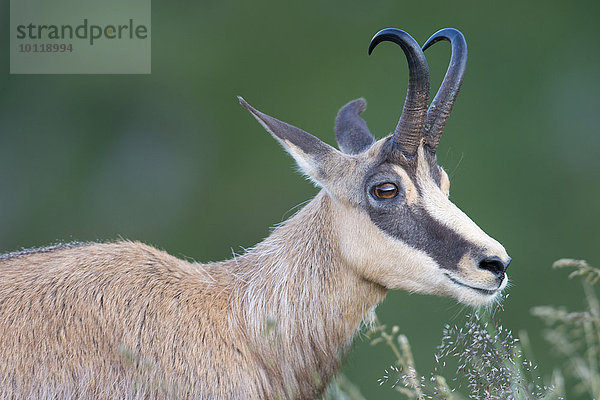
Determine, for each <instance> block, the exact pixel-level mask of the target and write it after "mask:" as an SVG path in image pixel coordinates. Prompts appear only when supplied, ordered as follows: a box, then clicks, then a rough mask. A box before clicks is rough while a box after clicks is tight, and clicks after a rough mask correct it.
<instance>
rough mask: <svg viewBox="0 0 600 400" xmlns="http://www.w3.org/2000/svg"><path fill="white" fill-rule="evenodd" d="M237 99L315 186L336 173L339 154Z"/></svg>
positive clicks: (340, 158)
mask: <svg viewBox="0 0 600 400" xmlns="http://www.w3.org/2000/svg"><path fill="white" fill-rule="evenodd" d="M238 99H239V101H240V104H241V105H242V106H244V107H245V108H246V109H247V110H248V111H250V113H251V114H252V115H253V116H254V118H256V120H257V121H258V122H259V123H260V124H261V125H262V126H263V127H264V128H265V129H266V130H267V132H269V133H270V134H271V135H272V136H273V137H274V138H275V139H277V140H278V141H279V143H281V145H282V146H283V148H284V149H285V150H286V151H287V152H288V153H290V155H291V156H292V157H294V159H295V160H296V163H297V164H298V166H299V167H300V169H301V170H302V172H304V173H305V174H306V175H308V177H310V178H312V179H313V180H314V181H316V182H317V183H319V184H321V185H323V184H324V183H325V182H326V181H327V177H328V175H329V173H330V172H332V171H335V170H338V169H339V166H340V163H343V162H344V156H343V154H342V153H340V152H339V151H338V150H336V149H335V148H333V147H331V146H330V145H328V144H327V143H324V142H322V141H321V140H320V139H318V138H316V137H314V136H313V135H311V134H310V133H307V132H305V131H303V130H302V129H300V128H296V127H295V126H292V125H290V124H286V123H285V122H282V121H279V120H278V119H275V118H273V117H270V116H268V115H267V114H263V113H262V112H260V111H258V110H257V109H255V108H254V107H252V106H251V105H250V104H248V103H247V102H246V100H244V99H243V98H242V97H240V96H238Z"/></svg>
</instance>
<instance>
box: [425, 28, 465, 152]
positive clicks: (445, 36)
mask: <svg viewBox="0 0 600 400" xmlns="http://www.w3.org/2000/svg"><path fill="white" fill-rule="evenodd" d="M441 40H447V41H449V42H450V45H451V46H452V56H451V57H450V65H448V70H447V71H446V75H445V76H444V80H443V82H442V85H441V86H440V90H438V92H437V94H436V95H435V98H434V99H433V101H432V102H431V106H430V107H429V110H428V111H427V120H426V122H425V139H426V140H427V145H428V146H429V147H430V148H431V149H432V150H433V151H434V152H435V149H436V148H437V146H438V143H439V142H440V138H441V137H442V132H444V126H445V125H446V120H447V119H448V116H449V115H450V112H451V111H452V106H454V101H455V100H456V96H458V91H459V90H460V85H461V84H462V81H463V78H464V76H465V69H466V68H467V42H466V40H465V37H464V36H463V34H462V33H460V31H459V30H458V29H454V28H445V29H442V30H439V31H437V32H436V33H434V34H433V35H432V36H431V37H430V38H429V39H428V40H427V42H425V44H424V45H423V51H425V50H427V49H428V48H429V47H431V45H433V44H434V43H437V42H439V41H441Z"/></svg>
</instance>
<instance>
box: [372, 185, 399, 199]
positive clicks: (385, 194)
mask: <svg viewBox="0 0 600 400" xmlns="http://www.w3.org/2000/svg"><path fill="white" fill-rule="evenodd" d="M373 193H374V194H375V196H376V197H378V198H380V199H391V198H393V197H396V195H397V194H398V186H396V185H394V184H393V183H382V184H381V185H377V186H375V190H373Z"/></svg>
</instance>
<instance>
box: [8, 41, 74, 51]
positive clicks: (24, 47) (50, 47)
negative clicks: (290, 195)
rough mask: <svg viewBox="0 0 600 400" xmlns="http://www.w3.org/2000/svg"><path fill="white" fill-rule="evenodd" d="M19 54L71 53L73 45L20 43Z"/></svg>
mask: <svg viewBox="0 0 600 400" xmlns="http://www.w3.org/2000/svg"><path fill="white" fill-rule="evenodd" d="M18 46H19V53H67V52H68V53H72V52H73V45H72V44H70V43H69V44H66V43H62V44H58V43H41V44H38V43H34V44H30V43H25V44H23V43H20V44H19V45H18Z"/></svg>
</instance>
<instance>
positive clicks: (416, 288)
mask: <svg viewBox="0 0 600 400" xmlns="http://www.w3.org/2000/svg"><path fill="white" fill-rule="evenodd" d="M441 40H447V41H449V42H450V43H451V46H452V56H451V60H450V65H449V67H448V71H447V73H446V75H445V77H444V80H443V83H442V85H441V87H440V89H439V91H438V93H437V95H436V96H435V98H434V100H433V102H432V104H431V106H429V107H428V104H429V68H428V65H427V61H426V59H425V55H424V53H423V50H425V49H427V48H428V47H430V46H431V45H432V44H434V43H436V42H438V41H441ZM383 41H391V42H394V43H396V44H398V45H400V47H401V48H402V50H403V51H404V54H405V55H406V58H407V60H408V66H409V80H408V91H407V95H406V100H405V102H404V108H403V110H402V115H401V117H400V120H399V122H398V125H397V127H396V129H395V131H394V133H393V134H392V135H391V136H388V137H386V138H383V139H381V140H379V141H376V140H375V138H374V137H373V135H372V134H371V133H370V132H369V129H368V128H367V125H366V123H365V121H364V120H363V119H362V118H361V117H360V116H359V114H360V113H361V112H363V111H364V110H365V108H366V103H365V101H364V100H363V99H358V100H354V101H352V102H350V103H348V104H346V105H345V106H344V107H342V108H341V110H340V111H339V113H338V115H337V118H336V121H335V133H336V138H337V142H338V144H339V148H340V150H341V151H338V150H337V149H335V148H333V147H331V146H329V145H328V144H326V143H324V142H322V141H321V140H319V139H317V138H316V137H314V136H312V135H310V134H309V133H306V132H304V131H303V130H301V129H299V128H296V127H294V126H291V125H288V124H286V123H284V122H281V121H279V120H277V119H275V118H272V117H270V116H268V115H265V114H263V113H261V112H260V111H258V110H256V109H255V108H253V107H252V106H250V105H249V104H248V103H247V102H246V101H245V100H244V99H242V98H241V97H240V102H241V104H242V105H243V106H244V107H246V108H247V109H248V110H249V111H250V112H251V113H252V115H253V116H254V117H255V118H256V119H257V120H258V122H260V123H261V124H262V125H263V126H264V127H265V128H266V130H267V131H268V132H270V133H271V134H272V135H273V137H275V138H276V139H277V140H278V141H279V142H280V143H281V144H282V145H283V147H284V148H285V149H286V150H287V151H288V152H289V153H290V154H291V155H292V156H293V157H294V159H295V160H296V162H297V163H298V165H299V166H300V169H301V170H302V171H303V172H304V173H305V174H306V175H307V176H308V177H309V178H310V179H312V180H313V181H314V182H315V183H316V184H318V185H319V186H321V187H323V189H324V190H326V191H327V193H328V194H329V195H330V196H331V198H332V199H334V201H332V202H331V203H332V204H333V205H332V212H333V214H334V217H333V218H332V220H333V221H334V223H333V224H334V226H332V229H333V231H334V232H335V235H337V239H338V242H337V243H336V244H335V245H336V246H338V248H339V252H340V257H342V258H343V259H344V261H345V262H346V264H347V265H349V267H350V268H353V269H354V270H355V271H356V273H357V274H358V275H360V276H361V277H362V278H364V279H367V280H370V281H373V282H376V283H378V284H380V285H382V286H384V287H386V288H389V289H405V290H409V291H411V292H418V293H429V294H439V295H446V296H452V297H454V298H456V299H458V300H459V301H461V302H463V303H466V304H472V305H482V304H486V303H489V302H490V301H492V300H494V299H495V298H497V296H498V295H499V293H500V292H501V290H502V289H504V287H505V286H506V283H507V277H506V274H505V270H506V267H507V266H508V264H509V263H510V257H509V256H508V254H507V253H506V251H505V250H504V248H503V247H502V245H500V243H498V242H497V241H496V240H494V239H492V238H491V237H489V236H488V235H487V234H486V233H485V232H483V231H482V230H481V229H480V228H479V227H478V226H477V225H476V224H475V223H474V222H473V221H472V220H471V219H470V218H469V217H468V216H467V215H465V214H464V213H463V212H462V211H461V210H460V209H458V207H456V206H455V205H454V204H453V203H452V202H450V200H449V199H448V196H449V187H450V182H449V180H448V175H447V174H446V172H444V170H443V169H442V168H441V167H440V166H438V164H437V160H436V148H437V145H438V143H439V140H440V137H441V135H442V131H443V129H444V125H445V122H446V119H447V118H448V115H449V114H450V111H451V110H452V105H453V104H454V100H455V99H456V96H457V94H458V91H459V88H460V84H461V82H462V79H463V76H464V72H465V66H466V60H467V46H466V42H465V39H464V37H463V35H462V34H461V33H460V32H459V31H458V30H456V29H442V30H440V31H439V32H437V33H435V34H434V35H433V36H432V37H431V38H429V40H428V41H427V42H426V43H425V45H424V46H423V50H421V47H420V46H419V44H418V43H417V42H416V41H415V40H414V39H413V38H412V37H411V36H410V35H409V34H407V33H406V32H404V31H401V30H399V29H384V30H382V31H380V32H378V33H377V34H376V35H375V36H374V37H373V39H372V40H371V43H370V45H369V54H371V52H372V51H373V49H374V48H375V47H376V46H377V45H378V44H379V43H381V42H383Z"/></svg>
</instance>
